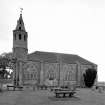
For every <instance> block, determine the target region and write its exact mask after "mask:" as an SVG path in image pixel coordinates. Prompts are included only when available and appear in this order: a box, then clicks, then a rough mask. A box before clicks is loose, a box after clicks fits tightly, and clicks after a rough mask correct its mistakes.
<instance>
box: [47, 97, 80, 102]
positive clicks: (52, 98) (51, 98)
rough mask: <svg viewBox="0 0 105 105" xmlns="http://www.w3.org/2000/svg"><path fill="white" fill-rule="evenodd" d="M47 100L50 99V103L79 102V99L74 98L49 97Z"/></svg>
mask: <svg viewBox="0 0 105 105" xmlns="http://www.w3.org/2000/svg"><path fill="white" fill-rule="evenodd" d="M48 99H50V100H51V101H80V98H79V97H76V96H72V97H65V98H56V97H55V96H49V97H48Z"/></svg>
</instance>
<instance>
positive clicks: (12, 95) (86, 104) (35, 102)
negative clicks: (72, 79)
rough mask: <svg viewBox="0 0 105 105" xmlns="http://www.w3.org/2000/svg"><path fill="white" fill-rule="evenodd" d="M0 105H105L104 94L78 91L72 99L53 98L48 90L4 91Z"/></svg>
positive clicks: (85, 90) (0, 98) (87, 90)
mask: <svg viewBox="0 0 105 105" xmlns="http://www.w3.org/2000/svg"><path fill="white" fill-rule="evenodd" d="M0 105H105V92H103V93H99V92H97V91H96V92H94V91H92V90H89V89H80V91H78V92H77V94H75V97H72V98H55V97H54V94H53V93H51V92H49V91H48V90H47V91H45V90H40V91H32V90H24V91H6V92H3V93H0Z"/></svg>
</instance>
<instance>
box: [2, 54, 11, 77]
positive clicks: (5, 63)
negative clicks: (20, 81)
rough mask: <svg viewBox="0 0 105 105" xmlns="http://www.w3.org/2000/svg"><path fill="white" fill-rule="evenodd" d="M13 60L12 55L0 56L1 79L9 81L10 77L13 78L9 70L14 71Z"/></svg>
mask: <svg viewBox="0 0 105 105" xmlns="http://www.w3.org/2000/svg"><path fill="white" fill-rule="evenodd" d="M12 58H13V54H12V53H3V54H1V55H0V79H8V77H10V76H11V73H10V71H8V70H7V68H9V69H11V70H12V69H13V65H12V64H13V63H12Z"/></svg>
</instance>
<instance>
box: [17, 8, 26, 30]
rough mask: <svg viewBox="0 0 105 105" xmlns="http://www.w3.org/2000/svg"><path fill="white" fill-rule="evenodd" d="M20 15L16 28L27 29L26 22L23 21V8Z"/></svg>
mask: <svg viewBox="0 0 105 105" xmlns="http://www.w3.org/2000/svg"><path fill="white" fill-rule="evenodd" d="M20 9H21V10H20V17H19V20H18V21H17V26H16V30H23V31H25V26H24V22H23V18H22V10H23V8H20Z"/></svg>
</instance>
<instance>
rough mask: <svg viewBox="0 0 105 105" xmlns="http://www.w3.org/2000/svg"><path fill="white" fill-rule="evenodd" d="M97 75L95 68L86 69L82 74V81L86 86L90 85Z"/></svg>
mask: <svg viewBox="0 0 105 105" xmlns="http://www.w3.org/2000/svg"><path fill="white" fill-rule="evenodd" d="M96 76H97V71H96V70H95V69H87V70H86V72H85V73H84V74H83V77H84V83H85V86H86V87H89V88H90V87H92V86H93V84H94V82H95V79H96Z"/></svg>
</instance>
